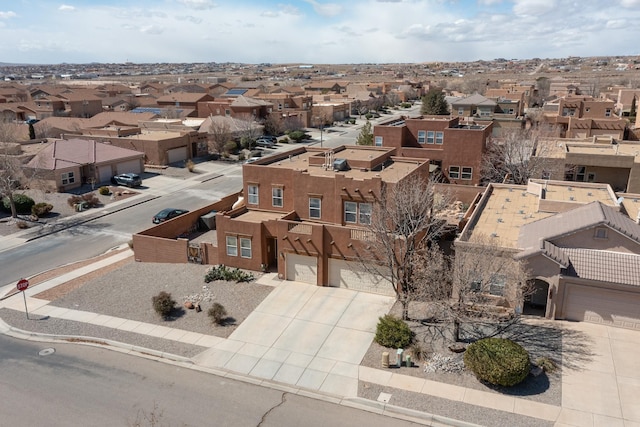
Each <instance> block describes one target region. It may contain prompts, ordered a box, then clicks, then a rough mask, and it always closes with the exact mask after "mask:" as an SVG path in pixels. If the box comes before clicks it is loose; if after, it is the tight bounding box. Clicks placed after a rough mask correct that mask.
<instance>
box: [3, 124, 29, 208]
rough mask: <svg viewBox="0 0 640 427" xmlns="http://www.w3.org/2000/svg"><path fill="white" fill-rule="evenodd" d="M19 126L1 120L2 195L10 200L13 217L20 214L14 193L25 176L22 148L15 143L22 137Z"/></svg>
mask: <svg viewBox="0 0 640 427" xmlns="http://www.w3.org/2000/svg"><path fill="white" fill-rule="evenodd" d="M18 126H19V125H17V124H16V123H13V122H11V121H10V120H4V121H1V122H0V197H2V196H3V197H6V198H7V199H8V200H9V205H10V207H11V216H12V217H13V218H16V217H17V216H18V213H17V211H16V204H15V201H14V197H13V195H14V192H15V190H17V189H18V188H19V187H20V184H21V182H23V181H24V178H25V175H24V171H23V168H22V162H21V161H20V157H19V154H20V153H21V152H22V150H21V149H20V146H19V145H17V144H15V143H16V142H17V141H19V139H20V138H19V135H20V133H19V127H18Z"/></svg>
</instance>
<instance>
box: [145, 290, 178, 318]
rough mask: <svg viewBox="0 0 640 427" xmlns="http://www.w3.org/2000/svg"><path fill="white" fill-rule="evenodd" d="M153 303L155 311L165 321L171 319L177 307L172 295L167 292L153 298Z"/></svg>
mask: <svg viewBox="0 0 640 427" xmlns="http://www.w3.org/2000/svg"><path fill="white" fill-rule="evenodd" d="M151 301H152V302H153V309H154V310H155V311H156V313H158V314H159V315H160V316H162V317H163V318H164V319H166V318H167V317H169V315H170V314H171V312H172V311H173V309H174V308H175V306H176V302H175V300H174V299H173V298H172V297H171V294H170V293H168V292H165V291H161V292H160V293H159V294H158V295H156V296H154V297H152V298H151Z"/></svg>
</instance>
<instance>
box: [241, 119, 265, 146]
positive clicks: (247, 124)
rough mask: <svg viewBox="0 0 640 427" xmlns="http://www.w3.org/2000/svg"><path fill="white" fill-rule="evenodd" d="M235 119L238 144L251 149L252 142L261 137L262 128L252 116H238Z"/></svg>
mask: <svg viewBox="0 0 640 427" xmlns="http://www.w3.org/2000/svg"><path fill="white" fill-rule="evenodd" d="M235 119H236V121H235V123H236V126H237V128H238V129H237V134H238V135H239V136H240V142H241V143H242V145H243V146H244V147H246V148H251V145H252V144H253V142H254V141H255V140H256V139H257V138H258V137H259V136H260V135H262V126H261V125H259V124H258V123H257V122H256V117H255V116H254V115H252V114H239V115H237V116H236V117H235Z"/></svg>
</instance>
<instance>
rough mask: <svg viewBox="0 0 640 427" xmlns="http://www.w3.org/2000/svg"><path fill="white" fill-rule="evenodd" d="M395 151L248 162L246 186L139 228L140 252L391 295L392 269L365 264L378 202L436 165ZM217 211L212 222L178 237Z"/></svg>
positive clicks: (347, 150)
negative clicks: (378, 270)
mask: <svg viewBox="0 0 640 427" xmlns="http://www.w3.org/2000/svg"><path fill="white" fill-rule="evenodd" d="M394 151H395V150H394V149H393V148H381V147H351V146H349V147H339V148H336V149H333V150H322V149H320V148H315V149H314V148H305V147H301V148H298V149H296V150H294V151H291V152H288V153H283V154H281V155H276V156H270V157H268V158H263V159H261V160H258V161H256V162H254V163H250V164H245V165H244V166H243V190H242V192H241V193H238V194H237V195H231V196H230V197H229V198H226V199H223V200H222V201H220V202H218V203H217V204H212V205H209V206H207V207H205V208H202V209H200V210H198V211H194V212H191V213H189V214H187V215H183V216H181V217H178V218H175V219H174V220H171V221H168V222H166V223H163V224H160V225H159V226H157V227H154V228H151V229H149V230H146V231H143V232H141V233H138V234H136V235H134V237H133V241H134V251H135V257H136V259H137V260H139V261H148V262H186V261H187V258H190V259H196V260H197V262H202V263H205V264H224V265H227V266H232V267H240V268H245V269H250V270H260V269H269V270H271V271H277V272H278V274H279V276H280V277H281V278H283V279H287V280H296V281H301V282H306V283H310V284H313V285H318V286H337V287H350V288H352V289H357V290H366V291H369V292H376V293H383V294H389V295H393V293H394V292H393V289H392V287H391V285H390V283H389V282H388V281H387V279H386V278H384V277H382V276H379V275H376V274H373V273H371V272H369V271H368V270H365V269H363V267H362V260H363V259H369V253H368V252H367V251H368V250H369V249H370V241H371V239H372V238H373V236H372V235H371V234H370V232H369V231H368V229H367V227H368V224H369V221H370V218H371V213H372V208H373V204H374V203H375V202H376V200H379V198H380V197H381V191H382V187H383V186H388V187H389V186H390V187H393V186H394V185H395V184H396V183H398V182H400V181H401V180H404V179H408V177H410V176H411V175H414V174H421V175H424V176H426V175H427V174H428V171H429V163H428V162H427V161H424V160H419V159H410V158H400V157H395V156H394V155H393V154H394ZM212 211H217V214H216V213H215V212H212ZM212 215H213V216H215V225H214V226H212V227H211V228H215V229H214V230H211V231H208V232H206V233H204V234H202V235H200V236H199V237H197V238H192V239H190V240H189V239H188V235H186V234H184V236H185V237H186V238H184V239H181V238H180V236H181V235H183V233H186V232H187V231H188V230H189V229H190V228H192V227H193V224H194V223H196V222H197V221H198V219H199V218H200V217H203V216H204V217H206V216H209V217H211V216H212ZM209 221H210V219H209ZM364 254H367V255H366V257H365V258H363V255H364Z"/></svg>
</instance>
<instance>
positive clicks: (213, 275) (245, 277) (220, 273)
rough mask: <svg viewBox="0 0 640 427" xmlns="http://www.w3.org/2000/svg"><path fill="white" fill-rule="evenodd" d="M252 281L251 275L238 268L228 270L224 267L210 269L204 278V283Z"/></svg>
mask: <svg viewBox="0 0 640 427" xmlns="http://www.w3.org/2000/svg"><path fill="white" fill-rule="evenodd" d="M253 279H254V277H253V274H251V273H247V272H246V271H242V270H240V269H239V268H228V267H227V266H226V265H216V266H213V267H211V268H210V269H209V270H208V271H207V274H205V276H204V281H205V282H206V283H209V282H213V281H215V280H225V281H232V280H233V281H235V282H250V281H252V280H253Z"/></svg>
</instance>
